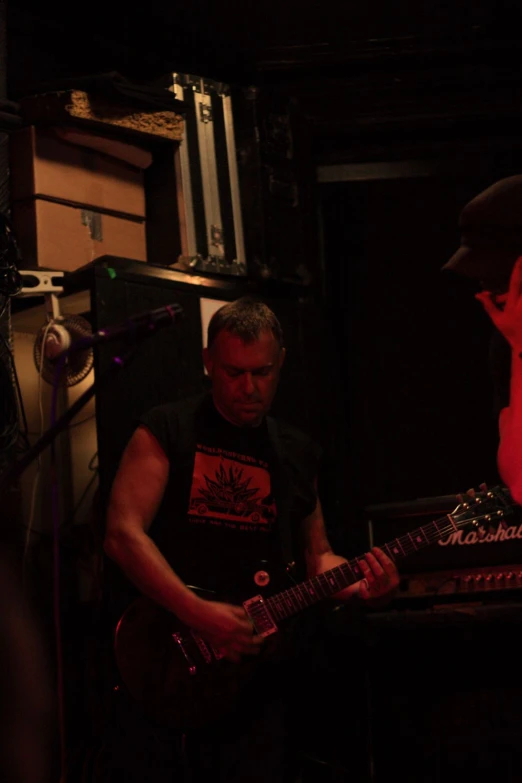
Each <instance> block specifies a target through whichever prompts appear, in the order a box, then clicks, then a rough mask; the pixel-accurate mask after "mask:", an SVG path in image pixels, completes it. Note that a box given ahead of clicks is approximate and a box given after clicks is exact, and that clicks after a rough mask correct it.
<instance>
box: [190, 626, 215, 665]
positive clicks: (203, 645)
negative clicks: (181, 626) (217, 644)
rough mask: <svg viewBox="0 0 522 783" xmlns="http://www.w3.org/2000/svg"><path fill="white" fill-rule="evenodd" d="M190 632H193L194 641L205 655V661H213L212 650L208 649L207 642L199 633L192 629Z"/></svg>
mask: <svg viewBox="0 0 522 783" xmlns="http://www.w3.org/2000/svg"><path fill="white" fill-rule="evenodd" d="M190 633H191V634H192V638H193V639H194V641H195V642H196V644H197V646H198V650H199V651H200V653H201V655H202V656H203V660H204V661H205V663H210V662H211V661H212V655H211V653H210V650H209V649H208V646H207V643H206V642H205V641H204V640H203V639H202V638H201V636H199V635H198V634H197V633H194V631H191V632H190ZM212 649H214V648H212Z"/></svg>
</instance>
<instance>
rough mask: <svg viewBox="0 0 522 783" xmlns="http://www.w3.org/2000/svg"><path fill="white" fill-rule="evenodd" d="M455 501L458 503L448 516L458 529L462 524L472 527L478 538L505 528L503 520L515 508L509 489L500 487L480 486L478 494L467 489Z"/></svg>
mask: <svg viewBox="0 0 522 783" xmlns="http://www.w3.org/2000/svg"><path fill="white" fill-rule="evenodd" d="M457 499H458V501H459V503H458V505H457V506H456V507H455V508H454V510H453V511H452V512H451V515H450V516H451V517H452V519H453V520H454V521H455V523H456V524H457V525H458V527H461V526H462V525H464V524H465V525H466V526H467V525H470V526H472V527H474V528H475V529H476V531H477V534H478V535H479V537H480V538H483V537H484V536H485V535H486V534H487V532H488V531H489V532H494V531H495V530H496V529H497V528H498V526H499V525H501V526H502V527H504V528H505V527H506V526H507V523H506V521H505V518H506V517H508V516H510V514H512V513H513V511H514V509H515V507H516V506H517V503H515V501H514V500H513V498H512V497H511V494H510V492H509V489H508V488H507V487H504V486H500V485H499V486H496V487H493V488H492V489H489V488H488V487H487V485H486V484H481V485H480V486H479V490H478V492H477V491H475V490H474V489H469V490H468V491H467V492H466V493H465V494H463V495H457Z"/></svg>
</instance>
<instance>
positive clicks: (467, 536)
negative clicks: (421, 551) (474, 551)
mask: <svg viewBox="0 0 522 783" xmlns="http://www.w3.org/2000/svg"><path fill="white" fill-rule="evenodd" d="M514 538H522V524H520V525H511V526H510V527H502V525H499V526H498V528H497V530H496V532H494V533H486V535H485V536H480V535H479V534H478V533H477V532H476V531H475V530H471V531H470V532H468V533H465V532H464V531H463V530H456V531H455V532H454V533H451V535H449V536H448V537H447V538H442V539H441V540H440V541H439V542H438V544H439V546H472V545H474V544H495V543H500V542H502V541H511V540H513V539H514Z"/></svg>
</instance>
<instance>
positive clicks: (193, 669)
mask: <svg viewBox="0 0 522 783" xmlns="http://www.w3.org/2000/svg"><path fill="white" fill-rule="evenodd" d="M172 638H173V639H174V641H175V642H176V644H177V646H178V647H179V649H180V650H181V652H182V654H183V657H184V658H185V660H186V662H187V664H188V670H189V674H196V664H195V663H194V661H193V660H192V658H191V657H190V655H189V654H188V652H187V651H186V649H185V645H184V640H183V637H182V635H181V634H180V633H173V634H172Z"/></svg>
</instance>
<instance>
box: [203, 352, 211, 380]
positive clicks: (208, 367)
mask: <svg viewBox="0 0 522 783" xmlns="http://www.w3.org/2000/svg"><path fill="white" fill-rule="evenodd" d="M203 364H204V365H205V370H206V371H207V373H208V375H209V377H211V376H212V359H211V358H210V351H209V349H208V348H203Z"/></svg>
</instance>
